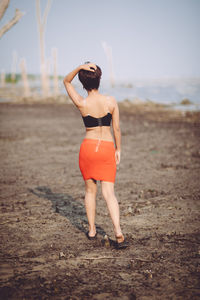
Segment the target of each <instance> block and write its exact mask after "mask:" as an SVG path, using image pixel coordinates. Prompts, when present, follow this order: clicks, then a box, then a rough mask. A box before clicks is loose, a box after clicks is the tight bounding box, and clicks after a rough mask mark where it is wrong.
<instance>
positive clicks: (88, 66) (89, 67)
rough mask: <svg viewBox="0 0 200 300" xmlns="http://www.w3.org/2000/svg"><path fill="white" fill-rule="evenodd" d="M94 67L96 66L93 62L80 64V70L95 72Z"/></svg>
mask: <svg viewBox="0 0 200 300" xmlns="http://www.w3.org/2000/svg"><path fill="white" fill-rule="evenodd" d="M96 69H97V66H96V65H95V64H93V63H88V64H84V65H81V70H86V71H90V72H95V70H96Z"/></svg>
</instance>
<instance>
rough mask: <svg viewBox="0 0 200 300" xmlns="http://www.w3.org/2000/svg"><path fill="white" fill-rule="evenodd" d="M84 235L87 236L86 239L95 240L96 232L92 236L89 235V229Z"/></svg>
mask: <svg viewBox="0 0 200 300" xmlns="http://www.w3.org/2000/svg"><path fill="white" fill-rule="evenodd" d="M86 236H87V238H88V240H90V241H92V240H96V238H97V232H96V234H95V235H94V236H89V231H88V232H87V233H86Z"/></svg>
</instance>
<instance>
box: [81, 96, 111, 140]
mask: <svg viewBox="0 0 200 300" xmlns="http://www.w3.org/2000/svg"><path fill="white" fill-rule="evenodd" d="M79 109H80V112H81V115H82V117H83V118H85V119H86V118H87V116H90V118H91V117H92V118H93V119H102V118H104V119H105V118H106V117H107V116H108V114H110V115H112V112H113V109H114V107H113V103H112V99H111V98H110V97H108V96H104V95H101V94H99V93H98V92H94V93H91V94H90V95H89V96H88V97H87V98H86V99H84V100H83V105H82V106H81V107H80V108H79ZM85 138H89V139H102V140H107V141H113V137H112V134H111V130H110V126H104V124H99V125H98V126H94V127H87V126H86V136H85Z"/></svg>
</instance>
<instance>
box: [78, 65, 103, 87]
mask: <svg viewBox="0 0 200 300" xmlns="http://www.w3.org/2000/svg"><path fill="white" fill-rule="evenodd" d="M96 67H97V68H96V70H95V71H94V72H91V71H86V70H80V71H79V72H78V78H79V80H80V82H81V83H82V85H83V87H84V89H86V90H87V91H91V90H98V88H99V84H100V79H101V74H102V72H101V69H100V67H99V66H97V65H96Z"/></svg>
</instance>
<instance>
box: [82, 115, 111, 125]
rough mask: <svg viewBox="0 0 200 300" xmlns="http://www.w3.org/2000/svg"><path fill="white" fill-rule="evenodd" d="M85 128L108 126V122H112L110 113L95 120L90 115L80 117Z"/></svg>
mask: <svg viewBox="0 0 200 300" xmlns="http://www.w3.org/2000/svg"><path fill="white" fill-rule="evenodd" d="M82 118H83V122H84V124H85V127H97V126H110V122H111V120H112V115H111V113H107V115H105V116H103V117H101V118H95V117H92V116H90V115H88V116H85V117H82Z"/></svg>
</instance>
